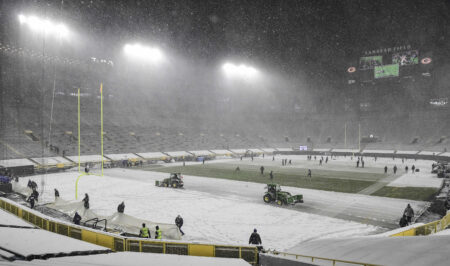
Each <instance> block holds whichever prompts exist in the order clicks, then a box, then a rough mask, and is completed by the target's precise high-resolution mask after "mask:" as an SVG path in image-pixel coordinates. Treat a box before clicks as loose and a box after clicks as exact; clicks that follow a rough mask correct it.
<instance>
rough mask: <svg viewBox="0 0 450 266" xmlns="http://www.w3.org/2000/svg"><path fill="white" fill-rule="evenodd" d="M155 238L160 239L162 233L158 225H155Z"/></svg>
mask: <svg viewBox="0 0 450 266" xmlns="http://www.w3.org/2000/svg"><path fill="white" fill-rule="evenodd" d="M155 239H162V233H161V230H160V229H159V226H156V230H155Z"/></svg>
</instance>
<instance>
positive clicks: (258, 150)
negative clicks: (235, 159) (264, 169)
mask: <svg viewBox="0 0 450 266" xmlns="http://www.w3.org/2000/svg"><path fill="white" fill-rule="evenodd" d="M248 150H249V151H251V152H253V153H262V152H263V150H261V149H256V148H252V149H248Z"/></svg>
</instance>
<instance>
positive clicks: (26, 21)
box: [18, 14, 70, 38]
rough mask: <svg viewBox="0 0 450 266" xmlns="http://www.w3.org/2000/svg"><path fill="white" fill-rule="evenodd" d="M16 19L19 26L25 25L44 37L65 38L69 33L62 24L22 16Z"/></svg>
mask: <svg viewBox="0 0 450 266" xmlns="http://www.w3.org/2000/svg"><path fill="white" fill-rule="evenodd" d="M18 18H19V22H20V24H22V25H27V26H28V27H29V28H30V29H31V30H32V31H36V32H42V33H44V34H45V35H52V36H55V37H61V38H67V37H68V36H69V33H70V32H69V29H68V28H67V27H66V26H65V25H64V24H62V23H54V22H52V21H50V20H48V19H42V18H38V17H36V16H25V15H23V14H19V16H18Z"/></svg>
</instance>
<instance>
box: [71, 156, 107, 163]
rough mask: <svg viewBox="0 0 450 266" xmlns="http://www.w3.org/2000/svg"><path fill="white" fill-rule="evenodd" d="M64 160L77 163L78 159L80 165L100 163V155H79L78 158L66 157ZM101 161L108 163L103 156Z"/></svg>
mask: <svg viewBox="0 0 450 266" xmlns="http://www.w3.org/2000/svg"><path fill="white" fill-rule="evenodd" d="M66 158H67V159H69V160H71V161H73V162H78V159H80V163H91V162H101V161H102V156H101V155H81V156H80V157H79V158H78V156H66ZM103 161H107V162H109V159H108V158H105V157H104V156H103Z"/></svg>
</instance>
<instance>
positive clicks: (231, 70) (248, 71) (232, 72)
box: [222, 62, 260, 80]
mask: <svg viewBox="0 0 450 266" xmlns="http://www.w3.org/2000/svg"><path fill="white" fill-rule="evenodd" d="M222 70H223V72H224V74H225V76H226V77H227V78H230V79H244V80H255V79H257V78H258V76H259V75H260V72H259V70H258V69H256V68H254V67H252V66H249V65H245V64H239V65H237V64H233V63H230V62H226V63H224V64H223V65H222Z"/></svg>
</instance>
